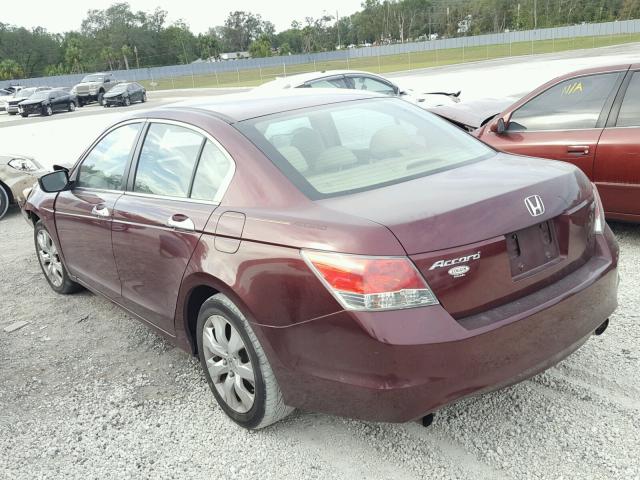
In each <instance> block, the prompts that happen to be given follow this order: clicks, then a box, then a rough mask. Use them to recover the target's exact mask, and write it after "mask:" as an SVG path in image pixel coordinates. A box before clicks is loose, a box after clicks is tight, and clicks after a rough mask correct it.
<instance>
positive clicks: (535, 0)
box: [533, 0, 538, 30]
mask: <svg viewBox="0 0 640 480" xmlns="http://www.w3.org/2000/svg"><path fill="white" fill-rule="evenodd" d="M536 28H538V0H533V29H534V30H535V29H536Z"/></svg>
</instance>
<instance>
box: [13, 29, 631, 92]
mask: <svg viewBox="0 0 640 480" xmlns="http://www.w3.org/2000/svg"><path fill="white" fill-rule="evenodd" d="M633 33H640V19H638V20H625V21H619V22H608V23H589V24H582V25H572V26H566V27H556V28H545V29H538V30H524V31H517V32H504V33H494V34H487V35H477V36H472V37H457V38H447V39H442V40H431V41H424V42H411V43H399V44H392V45H381V46H372V47H362V48H354V49H345V50H335V51H331V52H318V53H310V54H299V55H287V56H280V57H266V58H251V59H242V60H227V61H219V62H201V63H192V64H187V65H171V66H165V67H149V68H139V69H131V70H115V71H113V72H112V73H113V75H114V77H115V78H116V79H117V80H130V81H155V80H161V79H166V78H175V77H187V76H200V75H216V74H222V73H229V72H237V73H238V77H240V72H241V71H243V70H252V69H266V68H273V67H282V68H283V71H284V72H286V67H287V66H288V65H300V64H312V63H321V62H328V61H335V60H342V61H345V62H348V60H350V59H358V58H365V57H380V56H386V55H397V54H403V53H414V52H429V51H439V50H448V49H456V48H472V47H479V46H488V45H506V44H512V43H518V42H535V41H539V40H561V39H565V38H578V37H604V36H614V35H623V34H633ZM84 76H85V74H73V75H59V76H51V77H34V78H26V79H19V80H11V81H7V80H5V81H0V88H2V87H4V86H8V85H11V84H19V85H25V86H39V85H48V86H51V87H70V86H72V85H75V84H76V83H78V82H80V80H81V79H82V77H84Z"/></svg>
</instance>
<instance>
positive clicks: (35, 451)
mask: <svg viewBox="0 0 640 480" xmlns="http://www.w3.org/2000/svg"><path fill="white" fill-rule="evenodd" d="M614 231H615V233H616V235H617V237H618V239H619V241H620V246H621V257H622V259H621V267H620V270H621V275H622V279H623V280H622V284H621V291H620V297H619V300H620V307H619V309H618V310H617V312H616V313H615V314H614V315H613V316H612V318H611V325H610V327H609V329H608V330H607V332H606V333H605V334H604V335H603V336H601V337H593V338H592V339H591V340H590V341H589V342H588V343H587V344H586V345H585V346H583V347H582V348H581V349H580V350H579V351H578V352H576V353H575V354H574V355H572V356H571V357H570V358H568V359H567V360H565V361H564V362H562V363H561V364H560V365H558V366H556V367H555V368H552V369H550V370H549V371H547V372H545V373H544V374H541V375H538V376H536V377H534V378H533V379H531V380H528V381H525V382H523V383H521V384H519V385H516V386H513V387H510V388H507V389H505V390H502V391H499V392H495V393H491V394H487V395H483V396H480V397H476V398H472V399H468V400H465V401H462V402H460V403H458V404H456V405H453V406H450V407H447V408H445V409H443V410H441V411H439V412H438V413H437V414H436V419H435V422H434V424H433V425H432V426H431V427H429V428H424V427H422V426H420V425H418V424H414V423H412V424H404V425H393V424H376V423H367V422H362V421H355V420H348V419H342V418H335V417H330V416H326V415H321V414H314V413H301V412H298V413H295V414H294V415H293V416H291V417H289V418H288V419H286V420H285V421H283V422H281V423H279V424H277V425H275V426H273V427H271V428H268V429H266V430H263V431H260V432H257V433H251V432H247V431H245V430H242V429H240V428H239V427H237V426H236V425H235V424H233V423H232V422H231V421H230V420H227V419H226V417H225V416H224V415H223V413H222V411H221V410H220V409H219V408H218V407H217V406H216V405H215V403H214V399H213V396H212V395H211V393H210V392H209V389H208V387H207V384H206V382H205V379H204V377H203V374H202V373H201V372H200V366H199V364H198V362H197V361H196V360H195V359H194V358H191V357H190V356H189V355H187V354H185V353H183V352H181V351H179V350H177V349H175V348H173V347H172V346H171V345H170V344H168V343H167V342H165V341H164V340H163V339H162V338H160V337H158V336H156V335H155V334H154V333H152V332H151V331H149V330H148V329H147V328H146V327H144V326H143V325H142V324H140V323H139V322H138V321H136V320H134V319H132V318H131V317H129V316H128V315H127V314H125V313H123V312H122V311H121V310H120V309H118V308H117V307H115V306H114V305H112V304H111V303H109V302H108V301H106V300H104V299H102V298H100V297H97V296H94V295H92V294H90V293H88V292H83V293H79V294H76V295H71V296H60V295H56V294H55V293H54V292H52V291H51V290H50V289H49V287H48V285H47V283H46V281H45V279H44V277H43V276H42V274H41V272H40V268H39V266H38V263H37V259H36V257H35V254H34V252H33V245H32V235H33V234H32V229H31V228H30V227H29V226H28V225H27V223H26V222H24V220H23V219H22V218H21V216H20V214H19V212H18V211H17V210H15V209H14V210H13V211H12V212H10V213H9V214H8V216H7V217H6V218H5V219H4V220H2V221H0V245H2V248H1V249H0V304H1V305H2V308H1V310H0V385H1V387H0V477H1V478H3V479H14V478H19V479H27V478H28V479H32V478H56V479H59V478H82V479H92V478H100V479H102V478H118V479H120V478H154V479H161V478H180V479H185V478H224V479H227V478H242V479H247V478H260V479H282V478H291V479H307V478H309V479H314V478H317V479H327V478H340V479H342V478H349V479H351V478H364V479H387V478H389V479H394V480H402V479H409V478H429V479H434V478H446V479H449V478H460V479H463V478H464V479H467V478H473V479H481V478H488V479H506V478H517V479H527V478H532V479H537V478H553V479H561V478H565V479H569V478H570V479H581V478H584V479H601V478H612V479H613V478H615V479H618V478H624V479H640V464H639V460H638V454H639V452H640V424H639V422H638V419H639V418H640V402H639V400H638V398H640V384H639V379H638V374H639V372H640V368H639V367H640V349H639V348H638V345H639V344H640V326H639V322H640V313H639V312H640V295H639V293H638V292H639V291H640V227H638V226H630V225H621V224H618V225H614ZM20 320H23V321H28V322H30V323H29V324H28V325H27V326H26V327H24V328H22V329H20V330H17V331H15V332H13V333H6V332H4V330H3V328H4V327H5V326H7V325H8V324H11V323H13V322H16V321H20Z"/></svg>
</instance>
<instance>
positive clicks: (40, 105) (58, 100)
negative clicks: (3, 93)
mask: <svg viewBox="0 0 640 480" xmlns="http://www.w3.org/2000/svg"><path fill="white" fill-rule="evenodd" d="M77 102H78V99H77V98H76V97H75V95H71V94H70V93H69V92H67V91H65V90H61V89H54V90H42V91H40V92H36V93H34V94H33V95H31V96H30V97H29V98H27V99H26V100H23V101H21V102H20V103H19V104H18V111H19V112H20V115H22V116H23V117H28V116H29V115H32V114H37V115H43V116H47V117H48V116H51V115H53V114H54V113H55V112H73V111H74V110H75V109H76V104H77Z"/></svg>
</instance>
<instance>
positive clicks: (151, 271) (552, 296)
mask: <svg viewBox="0 0 640 480" xmlns="http://www.w3.org/2000/svg"><path fill="white" fill-rule="evenodd" d="M24 213H25V215H26V216H27V217H28V219H29V220H30V221H31V222H33V225H34V226H35V233H34V237H35V248H36V252H37V255H38V259H39V261H40V264H41V266H42V270H43V272H44V274H45V276H46V279H47V280H48V282H49V284H50V285H51V287H52V288H53V289H54V290H55V291H56V292H59V293H71V292H73V291H75V290H77V289H78V288H80V286H82V287H86V288H88V289H90V290H91V291H94V292H97V293H99V294H102V295H104V296H105V297H107V298H108V299H110V300H111V301H113V302H114V303H116V304H118V305H120V306H121V307H122V308H124V309H125V310H126V311H128V312H129V313H131V314H132V315H134V316H136V317H138V318H139V319H140V320H142V321H144V322H145V323H147V324H149V325H150V326H151V327H152V328H154V329H155V330H156V331H157V332H159V333H160V334H162V335H164V336H165V337H167V338H168V339H169V340H170V341H172V342H173V343H175V344H176V345H178V346H180V347H182V348H183V349H185V350H187V351H188V352H191V353H193V354H196V355H198V356H199V358H200V361H201V363H202V367H203V370H204V373H205V375H206V378H207V380H208V382H209V385H210V387H211V390H212V392H213V395H214V396H215V398H216V400H217V402H218V403H219V404H220V406H221V408H222V409H223V410H224V411H225V412H226V413H227V415H228V416H229V417H231V418H232V419H233V420H234V421H236V422H237V423H239V424H240V425H242V426H244V427H247V428H261V427H264V426H266V425H269V424H271V423H273V422H275V421H277V420H279V419H281V418H283V417H284V416H286V415H287V414H288V413H289V412H291V410H292V409H293V408H301V409H305V410H313V411H320V412H327V413H331V414H335V415H344V416H350V417H356V418H361V419H368V420H376V421H390V422H404V421H409V420H413V419H420V418H431V416H430V415H431V413H432V412H434V411H435V410H436V409H437V408H439V407H441V406H443V405H445V404H448V403H451V402H453V401H455V400H458V399H460V398H462V397H465V396H468V395H471V394H474V393H479V392H484V391H488V390H491V389H496V388H499V387H502V386H505V385H508V384H512V383H514V382H518V381H520V380H522V379H525V378H528V377H530V376H532V375H534V374H535V373H537V372H540V371H542V370H544V369H546V368H548V367H550V366H551V365H554V364H555V363H557V362H558V361H559V360H560V359H562V358H564V357H565V356H567V355H569V354H570V353H571V352H573V351H574V350H576V349H577V348H578V347H580V346H581V345H582V344H583V343H584V342H585V341H586V340H587V339H588V338H589V336H590V335H591V334H593V333H601V332H602V331H603V330H604V328H605V327H606V325H607V321H608V320H607V319H608V317H609V315H611V313H612V312H613V311H614V309H615V308H616V305H617V299H616V295H617V286H618V273H617V262H618V248H617V245H616V242H615V240H614V238H613V235H612V233H611V231H610V230H609V228H608V227H607V225H606V223H605V222H604V219H603V211H602V205H601V203H600V200H599V198H598V195H597V193H596V190H595V189H594V187H593V185H592V184H591V183H590V182H589V180H588V179H587V177H586V176H585V175H584V174H583V173H582V172H581V171H580V170H579V169H577V168H576V167H574V166H572V165H569V164H566V163H561V162H550V161H542V160H537V159H533V158H532V159H523V157H518V158H512V157H511V156H510V155H508V154H505V153H498V152H496V151H495V150H493V149H492V148H490V147H488V146H486V145H485V144H483V143H481V142H480V141H478V140H476V139H475V138H473V137H471V136H470V135H467V134H466V133H464V132H462V131H460V130H459V129H457V128H456V127H454V126H452V125H450V124H449V123H447V122H446V121H444V120H441V119H439V118H438V117H436V116H434V115H432V114H430V113H428V112H425V111H424V110H422V109H420V108H418V107H415V106H413V105H410V104H409V103H407V102H403V101H402V100H398V99H394V98H388V97H382V96H378V95H375V94H370V93H366V92H364V93H363V92H355V91H344V92H343V91H335V90H332V91H324V92H323V91H320V92H319V91H317V90H315V91H301V92H285V94H283V95H281V96H275V97H271V98H258V97H251V96H249V97H245V98H241V99H237V98H234V99H230V100H223V99H219V100H216V101H215V102H213V101H212V103H210V104H199V105H197V106H182V107H178V106H176V107H172V108H169V107H167V108H165V109H162V110H152V111H147V112H143V113H139V114H138V115H137V116H134V117H132V118H130V119H128V120H126V121H122V122H120V123H117V124H116V125H113V126H112V127H111V128H109V129H108V130H106V131H105V132H104V133H103V134H102V135H101V136H100V137H99V138H98V139H97V140H96V141H95V142H94V143H93V144H92V145H91V146H90V147H89V148H88V149H87V150H86V152H85V153H84V154H83V155H82V156H81V158H80V159H79V160H78V162H77V163H76V164H75V166H74V167H73V168H71V169H70V170H69V171H67V170H64V169H60V170H58V171H55V172H53V173H51V174H49V175H47V176H44V177H42V179H41V180H40V184H39V187H36V188H35V189H34V191H33V192H32V193H31V194H30V196H29V198H28V201H27V203H26V205H25V207H24Z"/></svg>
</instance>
